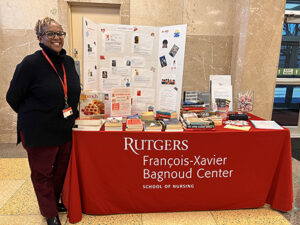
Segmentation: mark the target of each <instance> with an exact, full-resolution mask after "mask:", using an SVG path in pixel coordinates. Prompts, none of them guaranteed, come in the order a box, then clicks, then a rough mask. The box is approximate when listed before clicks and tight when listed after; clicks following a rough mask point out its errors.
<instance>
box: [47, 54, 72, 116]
mask: <svg viewBox="0 0 300 225" xmlns="http://www.w3.org/2000/svg"><path fill="white" fill-rule="evenodd" d="M42 53H43V55H44V56H45V58H46V59H47V60H48V62H49V63H50V65H51V66H52V68H53V69H54V70H55V72H56V74H57V76H58V78H59V80H60V82H61V84H62V86H63V90H64V95H65V107H64V109H63V110H62V114H63V116H64V118H65V119H66V118H68V117H69V116H72V115H73V110H72V107H70V106H69V105H68V85H67V75H66V70H65V66H64V64H63V63H62V64H61V66H62V69H63V71H64V80H62V79H61V77H60V76H59V74H58V72H57V70H56V68H55V66H54V65H53V63H52V61H51V59H49V57H48V56H47V54H46V52H45V51H44V50H42Z"/></svg>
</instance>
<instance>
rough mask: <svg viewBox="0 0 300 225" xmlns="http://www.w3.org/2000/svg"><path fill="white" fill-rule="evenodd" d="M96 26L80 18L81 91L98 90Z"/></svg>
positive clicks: (90, 21)
mask: <svg viewBox="0 0 300 225" xmlns="http://www.w3.org/2000/svg"><path fill="white" fill-rule="evenodd" d="M97 29H98V26H97V24H96V23H94V22H93V21H92V20H89V19H87V18H82V31H83V34H82V37H83V38H82V40H83V58H82V59H83V63H82V66H83V67H82V68H83V81H82V84H83V90H98V89H99V75H98V61H97V56H98V53H97V45H98V34H97Z"/></svg>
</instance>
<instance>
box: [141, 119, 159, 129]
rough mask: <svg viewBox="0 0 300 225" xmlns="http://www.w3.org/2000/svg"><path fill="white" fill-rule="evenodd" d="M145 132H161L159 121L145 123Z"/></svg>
mask: <svg viewBox="0 0 300 225" xmlns="http://www.w3.org/2000/svg"><path fill="white" fill-rule="evenodd" d="M144 130H145V131H161V130H162V124H161V122H159V121H145V129H144Z"/></svg>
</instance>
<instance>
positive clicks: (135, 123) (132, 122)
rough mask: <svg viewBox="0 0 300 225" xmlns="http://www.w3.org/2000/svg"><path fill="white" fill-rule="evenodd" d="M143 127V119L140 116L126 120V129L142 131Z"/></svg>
mask: <svg viewBox="0 0 300 225" xmlns="http://www.w3.org/2000/svg"><path fill="white" fill-rule="evenodd" d="M143 128H144V126H143V123H142V120H141V119H139V118H131V119H127V121H126V131H142V130H143Z"/></svg>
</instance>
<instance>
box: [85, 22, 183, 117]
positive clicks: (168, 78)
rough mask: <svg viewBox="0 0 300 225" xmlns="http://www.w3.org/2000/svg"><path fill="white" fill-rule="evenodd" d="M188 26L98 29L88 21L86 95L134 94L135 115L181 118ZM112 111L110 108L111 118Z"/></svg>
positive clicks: (106, 27)
mask: <svg viewBox="0 0 300 225" xmlns="http://www.w3.org/2000/svg"><path fill="white" fill-rule="evenodd" d="M185 42H186V25H175V26H167V27H153V26H133V25H120V24H96V23H94V22H93V21H91V20H89V19H87V18H83V49H84V54H83V90H99V91H101V92H104V93H106V95H107V99H108V101H107V103H108V104H110V101H109V100H110V99H111V91H112V89H114V88H130V90H131V97H132V106H131V113H132V114H135V113H141V112H144V111H147V110H148V108H149V107H153V108H154V110H158V109H167V110H175V111H177V112H178V113H179V111H180V102H181V90H182V77H183V65H184V53H185ZM107 110H109V107H106V113H107Z"/></svg>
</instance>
